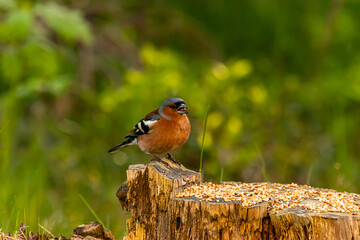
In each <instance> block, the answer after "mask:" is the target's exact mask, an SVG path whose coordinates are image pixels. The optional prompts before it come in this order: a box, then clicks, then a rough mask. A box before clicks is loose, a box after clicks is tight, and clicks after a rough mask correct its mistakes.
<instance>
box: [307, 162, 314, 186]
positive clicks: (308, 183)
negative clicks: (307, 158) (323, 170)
mask: <svg viewBox="0 0 360 240" xmlns="http://www.w3.org/2000/svg"><path fill="white" fill-rule="evenodd" d="M313 166H314V165H311V166H310V168H309V171H308V174H307V177H306V185H310V180H311V173H312V170H313Z"/></svg>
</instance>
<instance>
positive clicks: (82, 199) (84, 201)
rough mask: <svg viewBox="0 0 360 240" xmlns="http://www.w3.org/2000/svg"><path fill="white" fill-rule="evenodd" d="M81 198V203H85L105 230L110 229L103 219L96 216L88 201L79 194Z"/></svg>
mask: <svg viewBox="0 0 360 240" xmlns="http://www.w3.org/2000/svg"><path fill="white" fill-rule="evenodd" d="M79 197H80V199H81V201H83V203H84V204H85V206H86V207H87V208H88V209H89V211H90V212H91V214H92V215H93V216H94V217H95V219H96V221H98V222H99V223H101V224H102V225H103V228H104V229H105V230H107V229H108V227H107V226H105V224H104V223H103V221H101V219H100V218H99V216H98V215H97V214H96V212H95V211H94V209H93V208H92V207H91V206H90V204H89V203H88V202H87V201H86V199H85V198H84V197H83V196H82V195H81V194H79Z"/></svg>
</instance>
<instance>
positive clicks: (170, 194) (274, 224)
mask: <svg viewBox="0 0 360 240" xmlns="http://www.w3.org/2000/svg"><path fill="white" fill-rule="evenodd" d="M200 182H201V174H200V173H197V172H194V171H191V170H188V169H186V168H184V167H183V166H180V167H179V166H178V165H176V164H173V163H171V162H169V165H165V164H163V163H160V162H151V163H150V164H148V165H143V164H140V165H131V166H130V167H129V169H128V170H127V182H125V183H124V184H123V185H122V186H121V187H120V188H119V190H118V192H117V196H118V198H119V201H120V203H121V205H122V207H123V208H124V209H126V210H127V211H129V212H130V214H131V218H130V219H127V235H126V236H125V237H124V240H130V239H360V217H359V215H353V214H347V213H312V212H310V211H309V210H306V209H303V208H294V207H292V208H286V209H283V210H281V211H273V210H272V211H269V210H268V207H269V203H268V202H263V203H259V204H256V205H254V206H252V207H243V206H242V204H241V203H240V202H207V201H200V200H199V199H198V198H195V197H192V198H177V197H176V195H177V194H178V193H179V192H181V191H182V190H184V188H185V187H186V186H191V185H193V184H199V183H200Z"/></svg>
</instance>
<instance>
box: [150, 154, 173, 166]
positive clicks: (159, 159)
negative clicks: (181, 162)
mask: <svg viewBox="0 0 360 240" xmlns="http://www.w3.org/2000/svg"><path fill="white" fill-rule="evenodd" d="M151 155H152V156H153V158H152V159H151V161H156V162H161V163H163V164H165V165H166V166H168V167H170V165H169V164H168V163H167V162H165V161H163V160H161V158H159V157H158V156H156V155H155V154H152V153H151Z"/></svg>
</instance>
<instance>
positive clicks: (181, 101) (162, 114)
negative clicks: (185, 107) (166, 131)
mask: <svg viewBox="0 0 360 240" xmlns="http://www.w3.org/2000/svg"><path fill="white" fill-rule="evenodd" d="M169 103H175V104H176V105H180V104H181V103H185V102H184V100H182V99H181V98H176V97H175V98H169V99H166V100H165V102H163V104H161V107H160V108H159V113H160V115H161V116H162V117H163V118H166V119H167V120H170V118H169V117H168V116H165V114H164V113H163V109H164V107H166V106H167V105H168V104H169Z"/></svg>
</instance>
